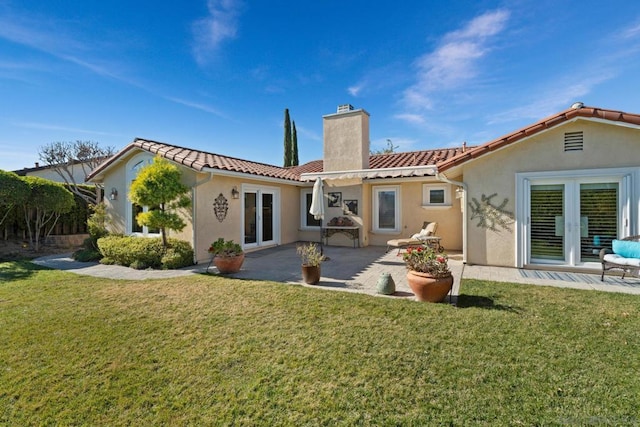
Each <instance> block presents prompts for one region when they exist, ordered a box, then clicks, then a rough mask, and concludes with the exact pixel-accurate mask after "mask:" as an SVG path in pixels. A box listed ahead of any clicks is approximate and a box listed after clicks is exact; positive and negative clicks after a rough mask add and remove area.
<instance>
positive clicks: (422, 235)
mask: <svg viewBox="0 0 640 427" xmlns="http://www.w3.org/2000/svg"><path fill="white" fill-rule="evenodd" d="M437 226H438V223H437V222H430V223H428V224H427V225H426V227H424V228H423V229H422V230H420V232H419V233H416V234H414V235H413V236H411V238H412V239H416V240H422V241H424V240H428V239H427V237H429V236H433V235H434V234H435V232H436V227H437Z"/></svg>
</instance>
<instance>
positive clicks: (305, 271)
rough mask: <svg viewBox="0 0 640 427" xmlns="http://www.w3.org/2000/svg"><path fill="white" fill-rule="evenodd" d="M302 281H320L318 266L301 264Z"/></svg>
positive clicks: (307, 282) (309, 282) (310, 282)
mask: <svg viewBox="0 0 640 427" xmlns="http://www.w3.org/2000/svg"><path fill="white" fill-rule="evenodd" d="M302 281H303V282H304V283H306V284H307V285H317V284H318V282H320V266H319V265H304V264H303V265H302Z"/></svg>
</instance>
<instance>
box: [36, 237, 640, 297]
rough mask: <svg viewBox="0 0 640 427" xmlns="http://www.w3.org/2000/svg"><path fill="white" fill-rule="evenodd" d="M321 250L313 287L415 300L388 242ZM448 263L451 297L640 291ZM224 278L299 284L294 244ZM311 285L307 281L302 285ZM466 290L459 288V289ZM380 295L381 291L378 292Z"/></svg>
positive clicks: (101, 269) (453, 257) (123, 273)
mask: <svg viewBox="0 0 640 427" xmlns="http://www.w3.org/2000/svg"><path fill="white" fill-rule="evenodd" d="M324 254H325V256H327V257H328V258H329V259H328V260H327V261H326V262H324V263H323V264H322V267H321V270H322V277H321V280H320V283H319V284H318V285H314V287H316V288H318V287H319V288H324V289H328V290H341V291H346V292H358V293H366V294H370V295H378V294H377V293H376V285H377V282H378V279H379V278H380V275H381V274H382V273H389V274H390V275H391V277H392V278H393V280H394V282H395V284H396V293H395V294H394V295H393V296H391V297H399V298H408V299H414V298H415V297H414V295H413V293H412V292H411V290H410V289H409V285H408V283H407V279H406V268H405V265H404V262H403V260H402V256H398V255H397V250H392V251H390V252H386V247H381V246H369V247H366V248H351V247H341V246H325V247H324ZM33 262H34V263H36V264H38V265H43V266H46V267H50V268H54V269H59V270H66V271H70V272H72V273H76V274H84V275H89V276H95V277H103V278H109V279H127V280H145V279H161V278H170V277H178V276H185V275H189V274H198V273H212V274H216V268H215V267H214V266H213V265H212V266H211V267H210V268H208V269H207V267H208V265H207V264H199V265H194V266H191V267H187V268H183V269H179V270H134V269H131V268H128V267H122V266H115V265H101V264H98V263H80V262H76V261H74V260H73V259H71V258H70V255H69V254H67V255H52V256H47V257H42V258H38V259H36V260H34V261H33ZM449 266H450V268H451V271H452V273H453V277H454V285H453V290H452V293H451V294H452V296H453V298H452V300H453V302H455V300H456V298H455V297H456V296H457V295H459V294H460V293H461V289H460V282H461V279H481V280H489V281H495V282H510V283H522V284H530V285H541V286H555V287H564V288H575V289H589V290H599V291H606V292H622V293H629V294H640V279H638V278H635V277H627V278H625V279H621V278H620V277H619V276H613V275H607V276H605V280H604V282H601V281H600V274H599V272H594V274H585V273H573V272H557V271H540V270H522V269H517V268H501V267H486V266H476V265H464V264H463V263H462V256H461V255H460V254H455V253H452V254H449ZM228 277H233V278H238V279H251V280H269V281H276V282H282V283H289V284H298V285H300V284H302V274H301V269H300V258H299V257H298V255H297V254H296V245H295V244H287V245H281V246H276V247H272V248H267V249H263V250H260V251H254V252H248V253H247V254H246V256H245V262H244V265H243V266H242V270H240V272H238V273H236V274H230V275H228ZM304 286H309V285H304ZM463 291H464V290H462V292H463ZM380 296H383V295H380Z"/></svg>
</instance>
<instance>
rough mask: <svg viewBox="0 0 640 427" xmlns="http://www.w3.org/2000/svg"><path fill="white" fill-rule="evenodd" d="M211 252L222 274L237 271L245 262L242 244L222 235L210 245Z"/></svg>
mask: <svg viewBox="0 0 640 427" xmlns="http://www.w3.org/2000/svg"><path fill="white" fill-rule="evenodd" d="M209 253H210V254H211V255H213V263H214V265H215V266H216V268H217V269H218V271H219V272H220V273H222V274H229V273H237V272H238V271H240V268H241V267H242V263H243V262H244V251H243V250H242V246H240V245H239V244H237V243H235V242H234V241H233V240H224V239H223V238H222V237H220V238H219V239H218V240H216V241H215V242H213V243H212V244H211V246H209Z"/></svg>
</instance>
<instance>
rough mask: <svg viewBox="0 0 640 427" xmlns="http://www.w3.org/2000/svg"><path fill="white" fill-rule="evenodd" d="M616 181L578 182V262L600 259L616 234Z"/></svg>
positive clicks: (597, 260) (617, 196)
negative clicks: (600, 255)
mask: <svg viewBox="0 0 640 427" xmlns="http://www.w3.org/2000/svg"><path fill="white" fill-rule="evenodd" d="M618 198H619V195H618V183H614V182H611V183H593V184H580V261H581V262H589V261H592V262H593V261H596V262H599V261H600V258H599V254H600V249H602V248H605V247H609V248H610V247H611V241H612V240H613V239H615V238H616V237H617V236H618Z"/></svg>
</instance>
